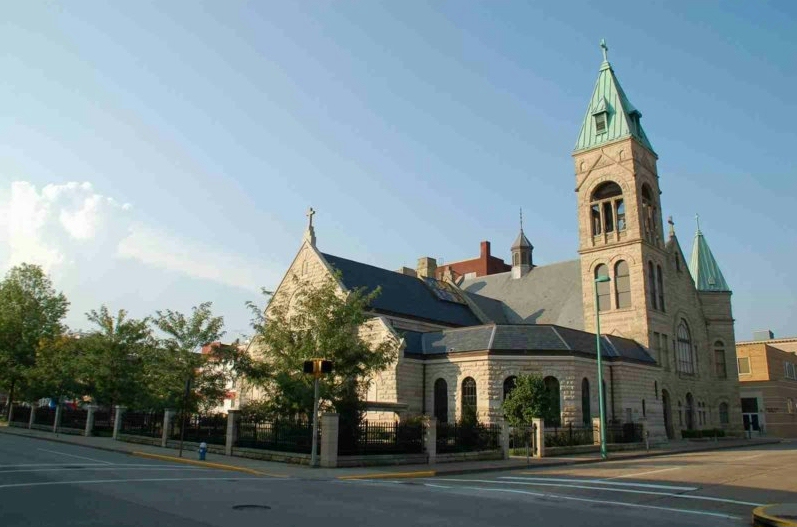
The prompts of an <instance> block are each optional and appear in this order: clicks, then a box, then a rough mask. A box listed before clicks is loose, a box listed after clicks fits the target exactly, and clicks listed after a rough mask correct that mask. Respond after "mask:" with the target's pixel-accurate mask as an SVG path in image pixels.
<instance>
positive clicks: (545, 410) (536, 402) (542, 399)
mask: <svg viewBox="0 0 797 527" xmlns="http://www.w3.org/2000/svg"><path fill="white" fill-rule="evenodd" d="M503 410H504V417H506V420H507V421H508V422H509V424H511V425H512V426H522V425H525V424H528V423H530V422H531V420H532V418H542V419H543V420H545V421H548V422H552V421H553V420H555V418H556V407H555V405H554V401H553V399H552V397H551V393H550V392H549V391H548V390H547V389H546V387H545V382H544V381H543V379H542V377H540V376H539V375H518V377H517V380H516V381H515V387H514V389H513V390H512V391H511V392H509V395H507V396H506V399H504V403H503Z"/></svg>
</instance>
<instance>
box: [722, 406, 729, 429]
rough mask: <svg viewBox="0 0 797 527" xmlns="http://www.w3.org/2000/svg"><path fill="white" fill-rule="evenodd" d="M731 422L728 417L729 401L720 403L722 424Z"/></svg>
mask: <svg viewBox="0 0 797 527" xmlns="http://www.w3.org/2000/svg"><path fill="white" fill-rule="evenodd" d="M729 422H730V419H728V403H720V424H721V425H727V424H728V423H729Z"/></svg>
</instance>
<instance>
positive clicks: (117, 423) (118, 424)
mask: <svg viewBox="0 0 797 527" xmlns="http://www.w3.org/2000/svg"><path fill="white" fill-rule="evenodd" d="M125 410H127V408H126V407H124V406H119V405H116V417H114V420H113V439H114V441H116V440H118V439H119V430H121V429H122V416H123V415H124V413H125Z"/></svg>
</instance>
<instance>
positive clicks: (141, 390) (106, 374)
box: [78, 305, 157, 408]
mask: <svg viewBox="0 0 797 527" xmlns="http://www.w3.org/2000/svg"><path fill="white" fill-rule="evenodd" d="M86 317H87V318H88V320H89V322H92V323H94V325H95V326H96V328H95V329H94V331H92V332H90V333H89V334H88V335H86V336H84V337H83V338H81V339H80V341H79V344H78V345H79V347H80V348H81V350H82V354H81V357H82V359H83V360H82V376H83V381H84V383H85V385H86V392H87V395H91V396H92V398H93V399H94V400H95V402H97V403H99V404H102V405H108V406H113V405H116V404H120V405H125V406H128V407H139V408H145V407H148V406H150V405H151V396H150V394H149V393H148V391H147V385H146V383H145V382H144V380H145V375H146V372H147V370H148V368H149V366H150V364H149V362H148V358H149V356H150V355H151V350H152V348H154V347H156V346H157V342H156V341H155V339H154V337H153V335H152V328H151V326H150V320H149V318H144V319H135V318H130V317H129V316H128V314H127V311H125V310H124V309H120V310H119V311H117V312H116V314H112V313H111V312H110V311H109V310H108V308H107V307H106V306H104V305H103V306H101V307H100V309H99V310H91V311H90V312H88V313H86Z"/></svg>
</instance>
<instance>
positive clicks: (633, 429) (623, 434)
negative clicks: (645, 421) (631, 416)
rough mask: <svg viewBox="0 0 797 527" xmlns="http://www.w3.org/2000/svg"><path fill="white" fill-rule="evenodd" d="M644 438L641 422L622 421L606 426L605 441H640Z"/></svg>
mask: <svg viewBox="0 0 797 527" xmlns="http://www.w3.org/2000/svg"><path fill="white" fill-rule="evenodd" d="M644 440H645V438H644V437H643V436H642V425H641V424H637V423H624V424H609V425H608V426H606V442H607V443H641V442H642V441H644Z"/></svg>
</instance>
